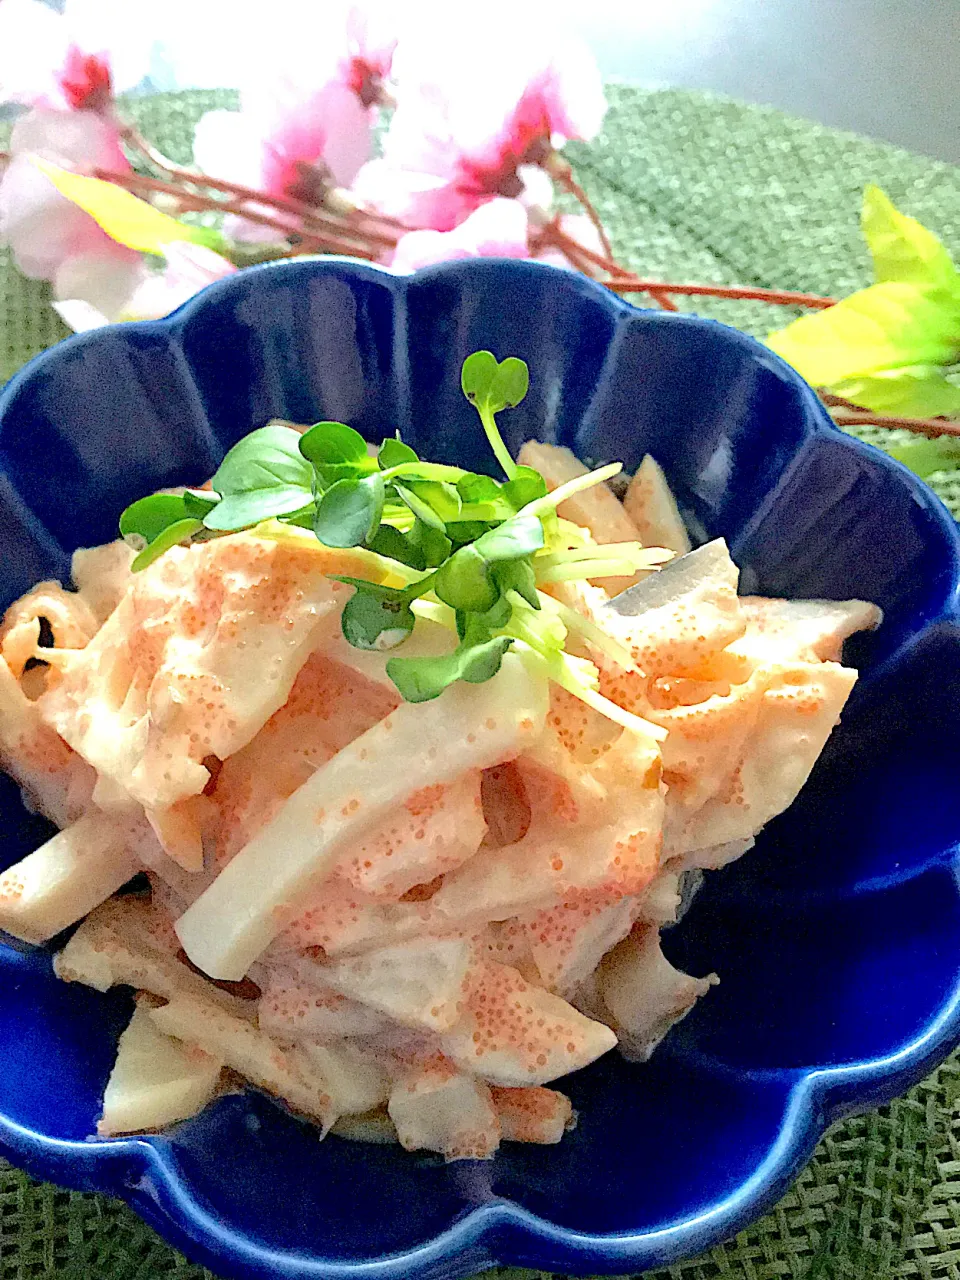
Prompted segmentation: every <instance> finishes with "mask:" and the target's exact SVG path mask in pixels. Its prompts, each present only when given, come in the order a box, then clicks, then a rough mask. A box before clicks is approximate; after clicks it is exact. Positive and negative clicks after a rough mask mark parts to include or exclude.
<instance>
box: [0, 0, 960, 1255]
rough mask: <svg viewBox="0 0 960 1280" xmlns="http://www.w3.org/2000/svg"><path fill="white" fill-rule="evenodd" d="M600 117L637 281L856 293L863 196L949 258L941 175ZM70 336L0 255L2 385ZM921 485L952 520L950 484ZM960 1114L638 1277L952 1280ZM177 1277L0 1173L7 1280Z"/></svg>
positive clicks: (808, 147)
mask: <svg viewBox="0 0 960 1280" xmlns="http://www.w3.org/2000/svg"><path fill="white" fill-rule="evenodd" d="M0 2H2V0H0ZM610 98H611V111H610V115H609V116H608V119H607V125H606V128H605V130H604V134H603V136H602V137H601V138H600V139H599V140H598V141H597V142H596V143H595V144H593V145H592V146H591V147H589V148H581V149H579V150H578V152H577V163H578V168H579V169H580V171H581V173H582V176H583V180H584V185H585V186H587V187H588V188H589V190H590V193H591V195H592V197H593V198H594V200H595V201H596V203H597V205H598V207H599V208H600V210H601V213H602V214H603V217H604V220H605V221H606V223H607V225H608V227H609V229H610V231H611V233H612V236H613V240H614V244H615V248H616V251H617V253H618V255H619V256H620V258H621V260H622V261H623V262H624V263H625V264H627V265H628V266H630V267H632V268H634V269H635V270H638V271H642V272H644V274H648V275H651V276H659V277H660V278H662V279H666V278H670V277H672V278H673V279H675V280H679V279H685V280H704V281H713V282H724V283H735V282H737V281H739V282H741V283H754V284H761V285H768V286H777V285H779V286H780V287H782V288H793V289H801V290H810V291H814V292H821V293H842V292H847V291H849V290H851V289H854V288H858V287H860V286H861V285H864V284H867V283H869V280H870V272H869V263H868V259H867V255H866V252H865V249H864V247H863V244H862V242H861V239H860V235H859V231H858V212H859V202H860V193H861V191H862V188H863V185H864V183H865V182H868V181H873V182H878V183H880V184H881V185H882V186H884V187H885V188H886V189H887V190H888V191H889V192H890V194H891V196H892V197H893V198H894V199H895V200H896V201H897V202H898V203H899V204H901V205H902V207H903V208H904V209H905V210H906V211H907V212H909V213H912V214H914V215H915V216H917V217H919V218H921V219H922V220H923V221H924V222H926V223H927V224H928V225H929V226H931V227H932V228H933V229H934V230H936V231H937V232H938V234H940V235H942V236H943V238H944V240H945V241H946V243H947V244H948V246H949V247H951V248H952V249H953V250H954V251H955V252H956V251H957V250H958V249H960V172H958V171H957V170H956V169H954V168H952V167H951V166H948V165H944V164H938V163H937V162H935V161H931V160H927V159H924V158H922V157H919V156H913V155H910V154H908V153H907V152H904V151H900V150H898V149H897V148H895V147H890V146H886V145H884V144H881V143H874V142H870V141H868V140H866V139H862V138H856V137H853V136H852V135H849V134H842V133H838V132H836V131H833V130H829V129H826V128H823V127H822V126H819V125H812V124H808V123H806V122H804V121H797V120H791V119H789V118H788V117H786V116H783V115H781V114H780V113H779V112H776V111H773V110H770V109H767V108H758V107H747V106H743V105H741V104H738V103H733V102H728V101H723V100H719V99H709V98H707V97H705V96H704V95H700V94H690V93H684V92H680V91H673V90H670V91H663V92H645V91H642V90H639V89H636V88H631V87H629V86H624V85H618V86H612V87H611V89H610ZM223 105H231V99H230V95H223V94H209V93H206V94H187V95H178V96H170V95H162V96H158V97H155V98H151V99H145V100H142V101H141V102H138V103H136V104H135V105H134V107H133V114H135V115H136V116H137V117H138V119H139V121H140V123H141V126H142V127H143V129H144V131H145V132H146V133H147V134H148V135H149V136H151V137H153V138H154V139H156V141H157V142H158V143H160V144H161V146H162V147H163V149H164V150H165V151H166V152H167V153H168V154H170V155H172V156H174V158H176V159H178V160H181V161H189V159H190V138H191V136H192V129H193V125H194V123H195V121H196V119H197V118H198V117H199V115H200V114H201V113H202V112H203V111H204V110H208V109H210V108H211V107H213V106H223ZM2 132H3V131H2V129H0V136H2ZM696 309H697V310H698V311H700V312H701V314H705V315H712V316H715V317H716V318H717V319H720V320H725V321H727V322H728V323H731V324H736V325H737V326H739V327H740V328H743V329H746V330H747V331H749V332H752V333H754V334H756V335H757V336H761V337H762V336H763V335H764V334H765V333H766V332H767V331H768V330H769V329H770V328H774V327H776V326H778V325H780V324H782V323H784V322H785V321H786V320H787V319H788V318H789V317H790V315H791V312H790V311H789V310H787V309H786V308H768V307H764V306H762V305H760V304H757V303H724V302H703V303H702V304H698V305H697V308H696ZM64 333H65V330H64V329H63V327H62V326H61V324H60V322H59V320H58V319H57V318H56V316H55V315H54V313H53V312H52V311H51V310H50V308H49V294H48V292H47V290H46V287H45V286H41V285H37V284H35V283H34V282H30V281H25V280H23V279H22V277H20V276H19V275H18V274H17V273H16V272H15V271H14V269H13V267H12V266H11V265H10V264H9V262H8V261H7V260H6V258H5V257H4V255H3V253H2V252H0V383H2V382H3V380H4V379H5V378H7V377H9V376H10V375H11V374H12V373H13V372H14V370H15V369H16V368H17V367H19V365H20V364H22V363H23V362H24V361H25V360H27V359H29V358H30V357H31V356H32V355H34V354H36V353H37V352H38V351H41V350H43V348H45V347H47V346H49V345H51V344H52V343H53V342H56V341H57V340H58V339H59V338H61V337H62V336H63V335H64ZM896 434H898V433H892V434H891V433H886V434H885V433H882V432H879V431H878V432H875V433H873V435H872V436H871V439H872V441H873V442H874V443H883V441H884V439H887V440H890V439H891V438H896ZM930 479H931V483H932V487H934V488H935V489H936V490H937V492H938V493H939V494H940V496H941V497H942V498H944V500H945V501H946V502H947V504H948V505H949V506H950V507H951V510H953V511H954V512H955V513H960V479H958V480H954V479H949V478H948V477H946V476H943V475H941V476H933V477H931V478H930ZM958 1101H960V1061H958V1059H957V1058H956V1057H954V1058H952V1059H951V1060H950V1061H949V1062H947V1063H946V1064H944V1065H943V1066H942V1067H940V1068H939V1070H938V1071H936V1072H934V1074H933V1075H932V1076H930V1077H929V1079H928V1080H926V1081H925V1082H924V1083H923V1084H921V1085H918V1086H917V1087H916V1088H915V1089H913V1090H912V1091H911V1092H910V1094H909V1095H908V1096H907V1097H906V1098H903V1099H899V1100H898V1101H896V1102H894V1103H892V1104H891V1105H890V1106H889V1107H884V1108H883V1109H882V1110H880V1111H877V1112H873V1113H871V1114H869V1115H867V1116H864V1117H861V1118H859V1119H854V1120H849V1121H847V1122H845V1123H844V1124H842V1125H839V1126H838V1127H837V1128H835V1129H834V1130H833V1131H832V1132H831V1133H830V1134H829V1135H828V1136H827V1137H826V1138H824V1140H823V1141H822V1142H821V1143H820V1145H819V1147H818V1148H817V1150H816V1153H815V1154H814V1156H813V1159H812V1160H811V1162H810V1164H809V1165H808V1166H807V1168H806V1169H805V1170H804V1172H803V1173H802V1174H801V1175H800V1178H799V1179H798V1180H797V1182H796V1184H795V1185H794V1187H793V1188H792V1190H791V1191H790V1192H789V1193H788V1194H787V1195H786V1196H785V1197H784V1198H783V1200H781V1202H780V1203H779V1205H777V1207H776V1208H775V1209H774V1210H773V1211H772V1212H771V1213H769V1214H768V1215H767V1216H766V1217H765V1218H762V1219H761V1220H760V1221H759V1222H757V1223H755V1224H754V1226H752V1227H750V1228H749V1229H748V1230H746V1231H743V1232H741V1234H740V1235H739V1236H737V1238H736V1239H735V1240H731V1241H729V1242H728V1243H727V1244H724V1245H721V1246H718V1247H717V1248H715V1249H713V1250H711V1251H710V1253H708V1254H705V1255H704V1256H703V1257H701V1258H697V1259H694V1260H692V1261H690V1262H687V1263H684V1264H682V1265H680V1266H675V1267H671V1268H670V1269H669V1270H667V1271H662V1272H651V1273H649V1274H650V1275H651V1276H657V1277H658V1278H660V1280H665V1278H666V1277H667V1276H670V1277H672V1278H673V1280H724V1278H726V1277H731V1278H732V1277H736V1278H737V1280H743V1278H744V1277H746V1280H779V1278H780V1277H791V1278H796V1280H800V1278H801V1277H803V1280H834V1278H836V1280H846V1278H848V1277H849V1278H851V1280H854V1278H855V1280H888V1278H889V1277H897V1278H900V1277H903V1278H904V1280H906V1278H907V1277H914V1276H917V1277H921V1278H922V1280H960V1116H958V1105H957V1104H958ZM542 1274H544V1273H539V1272H528V1271H517V1270H500V1271H492V1272H488V1273H486V1275H487V1277H491V1278H499V1280H508V1278H509V1280H521V1278H524V1277H525V1278H530V1277H539V1276H541V1275H542ZM171 1277H179V1278H180V1280H201V1277H203V1278H204V1280H208V1278H209V1277H211V1273H210V1272H208V1271H205V1270H204V1269H203V1268H201V1267H196V1266H193V1265H191V1264H190V1263H188V1262H187V1261H186V1260H185V1259H184V1258H183V1257H181V1255H180V1254H178V1253H177V1252H176V1251H174V1250H173V1249H170V1248H169V1247H168V1246H166V1245H165V1244H163V1243H162V1241H160V1240H159V1239H158V1238H157V1236H156V1235H154V1233H153V1232H152V1231H151V1230H150V1229H149V1228H148V1227H147V1226H145V1225H144V1224H143V1223H141V1222H140V1220H139V1219H138V1218H137V1217H136V1216H135V1215H134V1214H133V1213H132V1212H131V1211H130V1210H129V1209H127V1208H126V1207H125V1206H124V1205H122V1204H120V1203H118V1202H117V1201H114V1200H109V1199H106V1198H105V1197H102V1196H95V1195H83V1194H80V1193H78V1192H68V1191H60V1190H58V1189H56V1188H54V1187H51V1186H46V1185H39V1184H37V1183H35V1182H33V1181H31V1180H30V1179H29V1178H27V1177H26V1175H24V1174H21V1173H19V1172H17V1171H15V1170H13V1169H11V1168H10V1167H9V1166H6V1165H3V1163H2V1162H0V1280H167V1278H171Z"/></svg>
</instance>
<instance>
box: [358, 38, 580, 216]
mask: <svg viewBox="0 0 960 1280" xmlns="http://www.w3.org/2000/svg"><path fill="white" fill-rule="evenodd" d="M430 37H431V32H430V31H429V30H428V29H426V28H425V29H424V31H423V32H421V33H419V37H418V39H417V40H416V41H411V42H410V43H409V44H402V45H401V47H400V48H399V49H398V51H397V55H396V59H395V66H394V70H395V77H396V82H397V99H398V107H397V110H396V113H395V115H394V117H393V121H392V123H391V125H390V128H389V130H388V132H387V135H386V138H385V140H384V154H383V158H382V159H380V160H374V161H372V162H371V163H370V164H369V165H367V166H365V167H364V169H363V170H362V171H361V173H360V175H359V177H358V180H357V183H356V190H357V192H358V194H359V195H360V196H361V197H362V198H364V199H366V200H368V201H369V202H370V203H372V204H374V205H375V206H377V207H378V208H380V209H381V210H383V211H385V212H387V213H390V214H392V215H394V216H396V217H398V218H400V219H401V220H402V221H404V222H405V223H407V225H409V226H413V227H423V228H431V229H433V230H436V231H450V230H452V229H453V228H454V227H456V226H457V225H458V224H459V223H460V222H462V221H463V220H464V219H465V218H466V217H468V216H469V215H470V214H471V213H472V212H473V211H474V210H475V209H477V208H479V207H480V206H481V205H482V204H485V203H487V202H488V201H490V200H493V199H496V198H498V197H505V198H507V199H510V198H516V197H522V196H523V194H524V190H525V187H524V177H523V173H524V171H525V170H527V169H529V168H530V167H534V166H540V165H543V164H544V163H546V162H548V161H549V159H550V156H551V154H552V153H553V151H554V149H555V148H556V147H558V146H560V145H562V143H563V142H564V141H566V140H567V139H571V138H590V137H592V136H593V135H594V134H595V133H596V131H597V129H598V128H599V126H600V122H601V120H602V117H603V109H604V102H603V91H602V85H601V83H600V79H599V74H598V72H597V69H596V66H595V65H594V63H593V62H592V59H591V57H590V55H589V53H588V52H587V51H586V50H585V49H584V48H583V47H582V46H580V45H579V44H577V43H575V42H567V41H557V42H554V43H553V44H552V45H551V44H550V42H549V39H548V37H547V34H546V33H545V32H541V33H539V35H538V36H537V37H533V36H531V37H530V38H524V37H523V35H522V33H517V32H514V33H512V34H511V39H510V40H508V41H507V40H502V39H500V38H499V32H498V31H495V32H494V35H493V37H491V39H490V40H489V47H487V46H486V45H485V44H484V41H483V39H482V38H480V39H479V47H478V43H477V41H472V43H471V48H470V56H469V59H468V60H465V59H464V58H463V56H462V52H461V51H460V50H459V49H458V48H457V45H456V42H455V41H454V40H453V38H452V37H450V36H449V35H446V36H445V35H440V36H437V35H435V34H433V35H432V38H430Z"/></svg>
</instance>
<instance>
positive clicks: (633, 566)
mask: <svg viewBox="0 0 960 1280" xmlns="http://www.w3.org/2000/svg"><path fill="white" fill-rule="evenodd" d="M653 567H654V566H652V565H649V564H637V563H636V561H635V560H578V561H577V562H576V563H575V564H557V565H554V566H553V567H552V568H551V567H549V566H548V567H547V568H546V569H542V570H541V569H539V568H538V569H537V571H536V572H537V583H538V584H540V583H548V582H581V581H583V580H584V579H586V578H632V577H633V575H634V574H635V573H636V572H637V570H638V569H649V568H653Z"/></svg>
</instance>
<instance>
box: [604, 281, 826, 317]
mask: <svg viewBox="0 0 960 1280" xmlns="http://www.w3.org/2000/svg"><path fill="white" fill-rule="evenodd" d="M606 285H607V288H608V289H612V290H613V291H614V292H615V293H653V292H654V290H661V291H663V292H666V293H678V294H682V295H684V296H688V297H698V296H699V297H704V298H739V299H754V300H756V301H757V302H775V303H777V304H778V305H781V306H788V307H810V308H811V309H814V310H821V311H823V310H826V309H827V307H833V306H836V303H837V299H836V298H824V297H821V296H820V294H817V293H793V292H792V291H790V290H787V289H761V288H759V287H756V288H755V287H754V286H753V285H744V284H675V283H673V282H672V281H667V280H641V279H640V278H639V277H634V278H631V279H628V280H621V279H616V280H608V281H606Z"/></svg>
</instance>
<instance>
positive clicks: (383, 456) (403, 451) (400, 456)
mask: <svg viewBox="0 0 960 1280" xmlns="http://www.w3.org/2000/svg"><path fill="white" fill-rule="evenodd" d="M419 461H420V459H419V458H418V457H417V455H416V453H415V452H414V451H413V449H411V448H410V446H409V445H408V444H404V443H403V441H402V440H400V439H396V440H394V439H390V438H388V439H386V440H384V442H383V444H382V445H381V446H380V452H379V453H378V454H377V463H378V464H379V467H380V470H381V471H389V470H390V468H391V467H400V466H403V464H404V463H405V462H419Z"/></svg>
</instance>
